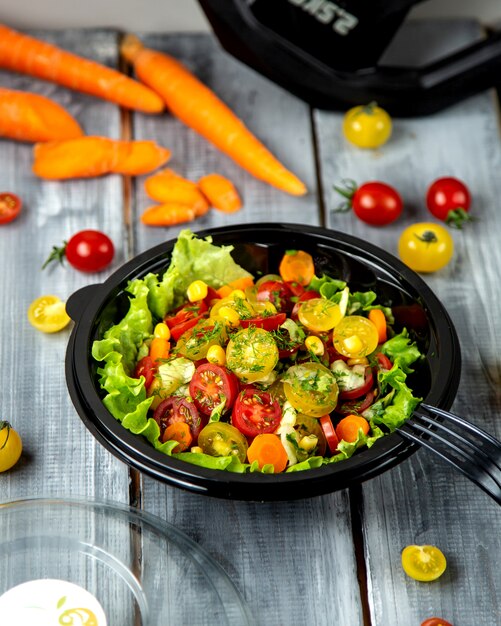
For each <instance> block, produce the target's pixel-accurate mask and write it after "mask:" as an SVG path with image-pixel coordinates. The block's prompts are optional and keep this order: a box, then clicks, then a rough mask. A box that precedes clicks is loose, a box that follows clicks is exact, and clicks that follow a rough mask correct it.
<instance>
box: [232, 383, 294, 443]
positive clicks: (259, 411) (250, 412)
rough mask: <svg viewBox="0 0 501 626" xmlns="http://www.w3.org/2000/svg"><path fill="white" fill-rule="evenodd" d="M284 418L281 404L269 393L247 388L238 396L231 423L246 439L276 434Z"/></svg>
mask: <svg viewBox="0 0 501 626" xmlns="http://www.w3.org/2000/svg"><path fill="white" fill-rule="evenodd" d="M281 418H282V411H281V409H280V404H279V403H278V402H277V400H274V399H273V398H272V396H271V394H269V393H268V392H267V391H260V390H259V389H257V388H255V387H246V388H245V389H244V390H243V391H241V392H240V393H239V394H238V397H237V399H236V401H235V406H234V407H233V412H232V414H231V423H232V424H233V426H235V428H238V430H239V431H240V432H241V433H242V434H244V435H245V436H246V437H256V436H257V435H262V434H264V433H272V432H274V431H275V430H276V429H277V428H278V426H279V424H280V420H281Z"/></svg>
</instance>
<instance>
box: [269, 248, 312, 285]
mask: <svg viewBox="0 0 501 626" xmlns="http://www.w3.org/2000/svg"><path fill="white" fill-rule="evenodd" d="M278 271H279V273H280V276H281V277H282V278H283V280H284V281H285V282H287V283H289V282H291V283H292V282H295V283H299V284H300V285H304V286H306V285H309V284H310V283H311V281H312V279H313V277H314V276H315V264H314V263H313V258H312V256H311V254H308V253H307V252H304V251H303V250H289V251H288V252H286V253H285V254H284V256H283V257H282V260H281V261H280V265H279V268H278Z"/></svg>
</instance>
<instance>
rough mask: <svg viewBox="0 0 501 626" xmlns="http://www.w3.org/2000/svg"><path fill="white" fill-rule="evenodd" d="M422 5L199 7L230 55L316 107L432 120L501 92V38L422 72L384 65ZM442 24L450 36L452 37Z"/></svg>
mask: <svg viewBox="0 0 501 626" xmlns="http://www.w3.org/2000/svg"><path fill="white" fill-rule="evenodd" d="M421 1H422V0H371V2H367V0H336V2H330V1H328V0H200V4H201V6H202V8H203V10H204V11H205V13H206V15H207V17H208V19H209V21H210V23H211V25H212V27H213V30H214V32H215V34H216V36H217V37H218V38H219V40H220V42H221V44H222V45H223V47H224V48H225V49H226V50H227V51H228V52H230V53H231V54H232V55H234V56H235V57H237V58H238V59H240V60H241V61H243V62H244V63H246V64H247V65H249V66H251V67H253V68H254V69H255V70H257V71H258V72H260V73H261V74H263V75H265V76H267V77H268V78H270V79H271V80H273V81H274V82H276V83H277V84H279V85H281V86H282V87H284V88H286V89H287V90H289V91H290V92H292V93H293V94H295V95H297V96H299V97H300V98H302V99H304V100H305V101H306V102H308V103H310V104H311V105H313V106H315V107H319V108H323V109H332V110H346V109H347V108H349V107H350V106H354V105H358V104H365V103H367V102H369V101H374V100H375V101H377V102H378V104H379V105H380V106H382V107H383V108H385V109H386V110H387V111H388V112H389V113H391V114H392V115H394V116H401V117H411V116H417V115H426V114H429V113H433V112H436V111H439V110H440V109H443V108H445V107H447V106H449V105H451V104H454V103H455V102H458V101H459V100H462V99H464V98H466V97H469V96H471V95H473V94H476V93H478V92H480V91H483V90H485V89H487V88H490V87H493V86H499V85H501V32H494V33H492V34H490V35H489V36H487V37H486V38H485V39H483V40H481V41H478V42H476V43H474V44H472V45H470V46H468V47H466V48H464V49H461V50H459V51H458V52H456V53H454V54H451V55H449V56H447V57H444V58H440V59H438V60H436V61H434V62H432V63H429V64H427V65H423V66H419V67H400V66H390V65H384V64H383V63H381V62H380V59H381V56H382V55H383V53H384V51H385V50H386V49H387V48H388V45H389V44H390V42H391V40H392V39H393V37H394V35H395V33H396V32H397V30H398V29H399V28H400V27H401V25H402V23H403V21H404V19H405V18H406V16H407V14H408V12H409V10H410V9H411V7H412V6H413V5H415V4H418V3H419V2H421ZM446 28H447V27H446V25H444V37H447V32H446Z"/></svg>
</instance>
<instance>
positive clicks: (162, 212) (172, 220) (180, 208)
mask: <svg viewBox="0 0 501 626" xmlns="http://www.w3.org/2000/svg"><path fill="white" fill-rule="evenodd" d="M195 217H196V215H195V211H194V210H193V209H192V208H191V207H189V206H187V205H186V204H176V203H173V202H171V203H169V204H156V205H154V206H151V207H149V208H148V209H146V210H145V211H144V213H143V214H142V215H141V222H142V223H143V224H146V225H147V226H175V225H176V224H183V223H184V222H191V221H193V220H194V219H195Z"/></svg>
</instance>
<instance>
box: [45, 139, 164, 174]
mask: <svg viewBox="0 0 501 626" xmlns="http://www.w3.org/2000/svg"><path fill="white" fill-rule="evenodd" d="M33 152H34V162H33V172H34V173H35V174H36V175H37V176H39V177H40V178H45V179H49V180H66V179H69V178H91V177H93V176H102V175H103V174H110V173H114V174H125V175H129V176H137V175H140V174H147V173H149V172H151V171H153V170H155V169H157V168H158V167H160V166H161V165H163V164H164V163H165V162H166V161H167V160H168V159H169V158H170V151H169V150H167V148H162V147H161V146H159V145H158V144H156V143H155V142H154V141H121V140H118V139H109V138H108V137H93V136H89V137H79V138H77V139H70V140H68V141H49V142H47V143H37V144H35V146H34V149H33Z"/></svg>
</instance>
